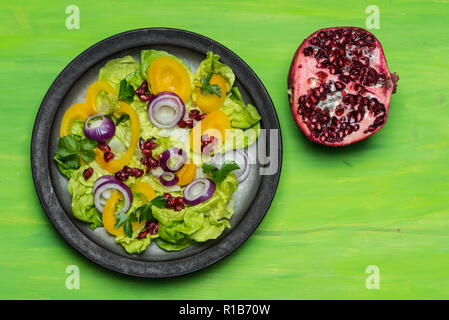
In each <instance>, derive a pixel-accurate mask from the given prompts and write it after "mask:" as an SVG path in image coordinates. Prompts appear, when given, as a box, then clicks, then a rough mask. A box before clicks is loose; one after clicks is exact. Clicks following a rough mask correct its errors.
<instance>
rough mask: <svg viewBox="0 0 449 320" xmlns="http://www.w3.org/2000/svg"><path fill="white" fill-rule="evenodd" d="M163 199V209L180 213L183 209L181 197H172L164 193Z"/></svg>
mask: <svg viewBox="0 0 449 320" xmlns="http://www.w3.org/2000/svg"><path fill="white" fill-rule="evenodd" d="M163 197H164V198H165V200H166V201H165V207H166V208H167V209H173V210H175V211H181V210H182V209H184V208H185V204H184V198H183V197H172V195H171V194H170V193H164V194H163Z"/></svg>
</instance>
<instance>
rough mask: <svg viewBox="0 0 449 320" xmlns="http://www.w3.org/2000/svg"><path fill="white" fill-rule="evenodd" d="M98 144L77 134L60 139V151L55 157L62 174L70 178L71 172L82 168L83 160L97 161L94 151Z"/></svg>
mask: <svg viewBox="0 0 449 320" xmlns="http://www.w3.org/2000/svg"><path fill="white" fill-rule="evenodd" d="M96 146H97V142H96V141H94V140H90V139H87V138H83V137H80V136H78V135H75V134H69V135H67V136H64V137H62V138H61V139H59V142H58V150H57V151H56V154H55V156H54V159H55V161H56V162H57V164H58V167H59V169H60V170H61V172H62V173H63V174H64V175H65V176H67V177H68V178H70V175H71V171H72V170H76V169H78V168H79V167H80V166H81V159H83V160H84V161H86V162H91V161H92V160H94V159H95V152H94V151H93V150H92V149H93V148H95V147H96Z"/></svg>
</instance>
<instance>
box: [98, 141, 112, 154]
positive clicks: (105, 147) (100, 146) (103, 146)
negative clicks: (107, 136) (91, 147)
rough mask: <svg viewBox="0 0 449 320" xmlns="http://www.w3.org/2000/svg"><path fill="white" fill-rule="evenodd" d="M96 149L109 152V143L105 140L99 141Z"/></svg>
mask: <svg viewBox="0 0 449 320" xmlns="http://www.w3.org/2000/svg"><path fill="white" fill-rule="evenodd" d="M97 147H98V149H100V150H102V151H104V152H110V151H111V148H110V147H109V145H108V144H107V143H106V142H105V141H100V142H98V144H97Z"/></svg>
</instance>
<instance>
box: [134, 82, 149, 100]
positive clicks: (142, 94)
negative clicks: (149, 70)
mask: <svg viewBox="0 0 449 320" xmlns="http://www.w3.org/2000/svg"><path fill="white" fill-rule="evenodd" d="M134 93H135V94H136V95H137V96H138V97H139V100H140V101H142V102H147V101H150V99H151V94H150V92H149V90H148V82H146V81H144V82H142V84H141V85H140V87H139V88H137V90H136V91H134Z"/></svg>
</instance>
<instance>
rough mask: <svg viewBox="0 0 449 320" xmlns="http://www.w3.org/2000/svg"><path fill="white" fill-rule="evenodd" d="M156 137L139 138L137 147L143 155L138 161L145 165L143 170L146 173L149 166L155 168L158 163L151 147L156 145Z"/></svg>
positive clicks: (153, 147)
mask: <svg viewBox="0 0 449 320" xmlns="http://www.w3.org/2000/svg"><path fill="white" fill-rule="evenodd" d="M155 140H156V138H154V137H152V138H150V139H147V140H144V139H142V138H140V141H139V148H140V151H141V152H142V155H143V157H142V158H140V163H142V164H143V165H144V166H145V171H146V172H147V173H148V172H149V171H150V169H151V168H156V167H157V166H158V165H159V160H157V159H156V158H154V157H153V151H152V150H153V149H155V148H156V147H157V143H156V142H155Z"/></svg>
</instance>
